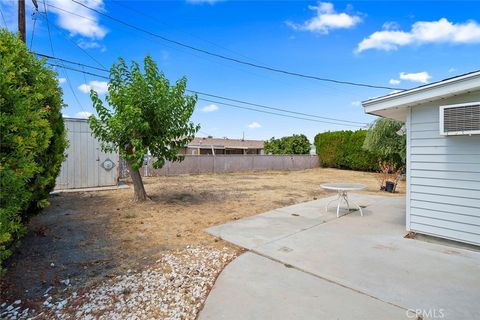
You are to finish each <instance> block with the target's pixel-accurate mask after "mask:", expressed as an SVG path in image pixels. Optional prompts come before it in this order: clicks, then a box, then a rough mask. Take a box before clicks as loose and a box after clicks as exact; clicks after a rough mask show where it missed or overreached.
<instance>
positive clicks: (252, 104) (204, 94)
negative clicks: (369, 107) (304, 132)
mask: <svg viewBox="0 0 480 320" xmlns="http://www.w3.org/2000/svg"><path fill="white" fill-rule="evenodd" d="M186 91H189V92H193V93H197V94H200V95H203V96H208V97H212V98H218V99H223V100H228V101H232V102H237V103H242V104H247V105H250V106H254V107H260V108H265V109H270V110H277V111H282V112H287V113H292V114H298V115H301V116H307V117H312V118H319V119H325V120H333V121H342V122H349V123H357V124H362V125H367V124H368V123H366V122H358V121H350V120H341V119H335V118H328V117H322V116H317V115H314V114H308V113H303V112H297V111H290V110H286V109H281V108H275V107H269V106H266V105H262V104H257V103H252V102H247V101H242V100H237V99H231V98H227V97H222V96H218V95H215V94H210V93H205V92H201V91H195V90H188V89H187V90H186Z"/></svg>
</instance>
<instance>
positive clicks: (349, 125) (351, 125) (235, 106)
mask: <svg viewBox="0 0 480 320" xmlns="http://www.w3.org/2000/svg"><path fill="white" fill-rule="evenodd" d="M198 100H202V101H205V102H211V103H218V104H221V105H224V106H228V107H233V108H238V109H246V110H251V111H255V112H261V113H267V114H273V115H276V116H281V117H286V118H293V119H299V120H306V121H312V122H320V123H329V124H336V125H339V126H348V127H357V128H363V127H365V126H360V125H354V124H343V123H336V122H330V121H322V120H316V119H308V118H302V117H296V116H291V115H287V114H281V113H276V112H270V111H265V110H259V109H255V108H249V107H243V106H238V105H234V104H230V103H226V102H221V101H214V100H210V99H204V98H198Z"/></svg>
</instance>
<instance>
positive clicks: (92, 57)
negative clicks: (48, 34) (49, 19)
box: [53, 24, 106, 70]
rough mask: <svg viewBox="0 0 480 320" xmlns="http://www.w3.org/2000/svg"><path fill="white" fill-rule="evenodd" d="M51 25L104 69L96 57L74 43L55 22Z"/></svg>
mask: <svg viewBox="0 0 480 320" xmlns="http://www.w3.org/2000/svg"><path fill="white" fill-rule="evenodd" d="M53 27H54V28H55V29H57V31H59V32H60V34H61V35H62V36H63V37H64V38H65V39H67V40H68V41H70V42H71V43H72V44H73V45H74V46H76V47H77V48H78V49H80V50H81V51H82V52H83V53H84V54H85V55H87V56H88V57H89V58H90V59H92V60H93V61H94V62H95V63H96V64H98V65H99V66H100V67H102V68H104V69H106V67H105V66H104V65H103V64H102V63H101V62H100V61H98V60H97V59H95V57H94V56H92V55H91V54H90V53H88V51H87V50H85V49H83V48H82V47H81V46H80V45H79V44H78V43H76V42H75V41H74V40H73V39H72V38H71V37H69V36H67V35H66V34H65V32H63V31H62V30H61V29H60V28H59V27H57V26H56V25H55V24H53ZM96 69H97V70H101V69H99V68H96Z"/></svg>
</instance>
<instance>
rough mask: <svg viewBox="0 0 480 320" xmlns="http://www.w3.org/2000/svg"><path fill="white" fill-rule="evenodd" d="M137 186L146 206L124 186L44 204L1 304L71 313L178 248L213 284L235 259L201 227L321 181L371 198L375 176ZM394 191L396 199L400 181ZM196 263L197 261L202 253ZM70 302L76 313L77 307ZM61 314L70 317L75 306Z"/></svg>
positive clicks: (299, 195)
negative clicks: (210, 259) (207, 256)
mask: <svg viewBox="0 0 480 320" xmlns="http://www.w3.org/2000/svg"><path fill="white" fill-rule="evenodd" d="M144 182H145V187H146V190H147V193H148V194H149V196H150V197H151V201H147V202H145V203H139V204H135V203H132V202H131V201H130V199H131V198H132V193H133V190H132V189H131V188H129V189H119V190H112V191H95V192H78V193H62V194H59V195H56V196H52V198H51V205H50V206H49V207H48V208H47V209H46V210H44V212H42V213H41V214H39V215H38V216H36V217H34V218H33V219H32V220H31V222H30V224H29V231H28V234H27V235H26V237H25V238H24V239H23V240H22V245H21V246H20V248H19V249H18V250H17V252H16V253H15V254H14V256H13V257H12V258H11V259H10V260H9V261H8V263H7V268H8V272H7V273H6V274H5V276H4V277H3V280H2V283H1V288H0V289H1V294H2V297H1V299H0V302H1V301H5V302H7V304H6V305H8V304H9V303H12V302H13V301H15V300H21V301H22V302H21V304H22V308H26V307H29V308H30V312H31V310H32V309H33V308H34V309H36V311H35V312H36V313H33V315H37V314H38V312H40V310H43V309H42V308H45V305H47V307H48V306H49V305H48V303H47V304H45V299H46V297H49V296H52V297H53V298H51V301H61V299H62V298H63V297H66V296H67V295H68V296H69V297H70V300H69V304H70V305H72V303H73V302H74V301H72V300H74V299H72V298H71V294H72V292H75V295H74V297H77V296H82V294H83V295H86V294H87V293H88V292H89V290H92V289H93V288H96V287H98V286H99V285H102V283H103V284H104V283H105V281H113V280H112V279H117V280H118V279H119V277H120V276H122V275H125V274H130V273H135V272H136V273H137V274H138V273H139V272H142V271H144V270H150V269H151V268H154V267H155V265H156V264H158V263H159V261H164V260H165V259H166V258H165V257H166V255H168V257H170V258H168V259H174V258H175V257H180V256H185V254H184V253H185V250H190V251H188V252H190V253H191V252H193V251H192V250H197V248H202V249H198V250H200V251H201V250H207V251H208V252H210V253H211V254H212V256H215V257H217V258H218V259H220V258H219V257H221V259H220V260H221V261H220V260H219V261H220V262H218V263H216V265H215V266H216V267H215V268H216V269H219V270H216V269H215V268H214V269H215V270H213V269H212V270H213V271H212V272H210V273H211V274H210V273H209V276H211V277H214V276H216V274H217V273H218V272H219V271H220V269H221V268H223V267H224V265H225V264H226V263H228V261H229V260H231V259H232V258H233V257H234V256H235V255H238V254H240V253H241V251H240V249H239V248H237V247H234V246H232V245H229V244H228V243H226V242H224V241H222V240H220V239H216V238H214V237H213V236H211V235H209V234H207V233H205V232H204V231H203V229H204V228H206V227H209V226H213V225H217V224H222V223H225V222H228V221H231V220H235V219H239V218H242V217H246V216H251V215H255V214H258V213H261V212H265V211H268V210H272V209H275V208H279V207H284V206H288V205H291V204H295V203H299V202H304V201H309V200H313V199H315V198H319V197H325V196H329V195H332V193H330V192H326V191H325V190H322V189H321V188H320V187H319V185H320V184H321V183H325V182H351V183H358V184H364V185H367V186H368V189H367V190H366V191H363V192H368V193H377V192H378V191H377V190H378V183H379V182H378V176H377V175H376V174H374V173H364V172H355V171H346V170H336V169H322V168H317V169H310V170H304V171H295V172H279V171H275V172H259V173H235V174H221V175H197V176H177V177H155V178H145V179H144ZM397 190H398V191H399V193H403V192H404V183H402V182H401V183H400V185H399V187H398V189H397ZM392 196H394V195H392ZM209 250H210V251H209ZM215 250H217V251H215ZM195 252H197V251H195ZM219 252H221V253H219ZM195 255H196V256H198V259H200V258H201V255H202V254H198V252H197V253H195ZM217 258H215V259H217ZM162 259H163V260H162ZM175 259H176V258H175ZM189 259H190V258H189ZM169 261H170V260H169ZM169 263H170V264H171V265H175V264H174V263H173V262H169ZM171 268H173V267H171ZM171 268H170V269H171ZM192 268H193V267H192ZM164 269H165V268H164ZM162 270H163V269H162ZM170 271H171V270H170ZM118 281H120V280H118ZM212 281H213V280H212ZM127 282H128V281H127ZM202 285H203V286H204V287H205V286H206V289H205V288H203V289H202V290H204V289H205V290H206V292H205V296H206V294H207V293H208V289H209V286H211V283H210V282H208V281H207V282H206V284H202ZM123 293H125V292H122V294H123ZM128 293H129V292H128ZM59 299H60V300H59ZM85 299H87V298H85ZM192 299H193V298H192ZM195 299H197V298H195ZM203 299H204V296H201V297H200V298H198V299H197V300H195V303H196V307H195V308H194V309H192V310H193V311H192V310H190V309H189V310H190V312H191V313H193V315H194V314H195V313H196V312H197V311H198V309H199V308H200V307H201V306H199V305H198V304H199V303H202V302H203ZM66 303H67V302H65V303H64V304H66ZM75 303H76V305H77V307H78V305H79V304H80V303H84V301H83V302H82V301H77V302H75ZM75 303H73V305H75ZM19 304H20V303H19ZM61 307H62V308H63V309H62V308H60V309H62V310H70V311H68V312H79V311H78V308H77V309H75V308H73V307H72V308H73V309H68V308H67V307H65V308H64V305H62V306H61ZM57 309H59V308H57ZM0 310H1V309H0ZM105 310H109V308H106V309H105ZM162 310H163V309H162ZM165 310H166V309H165ZM165 310H163V311H165ZM87 311H89V310H87ZM110 311H111V310H110ZM163 311H162V312H163ZM62 312H64V311H62ZM65 312H67V311H65ZM68 312H67V313H68ZM159 312H160V311H159ZM165 312H167V311H165ZM57 314H58V310H57ZM74 314H75V313H73V315H74ZM100 314H101V313H100ZM155 314H156V313H155ZM73 315H72V318H79V317H80V316H78V315H79V314H77V316H76V317H75V316H73ZM82 315H84V314H82ZM97 315H98V314H97ZM150 315H151V314H150ZM94 316H95V315H94ZM147 316H148V313H147ZM45 317H46V316H45ZM48 317H52V314H49V316H48ZM58 317H59V318H62V317H60V316H58ZM110 317H113V316H111V315H110ZM39 318H42V317H41V316H40V317H39ZM63 318H68V317H65V316H63ZM113 318H114V317H113ZM120 318H121V317H120ZM140 318H142V317H139V319H140ZM172 318H175V317H172ZM180 318H182V317H180ZM183 318H189V317H188V316H185V317H183ZM190 318H194V316H191V317H190Z"/></svg>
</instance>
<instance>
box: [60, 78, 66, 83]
mask: <svg viewBox="0 0 480 320" xmlns="http://www.w3.org/2000/svg"><path fill="white" fill-rule="evenodd" d="M66 81H67V79H65V78H58V83H60V84H62V83H65V82H66Z"/></svg>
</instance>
